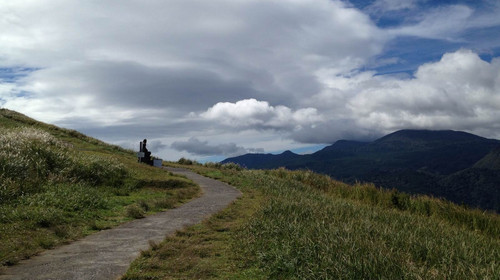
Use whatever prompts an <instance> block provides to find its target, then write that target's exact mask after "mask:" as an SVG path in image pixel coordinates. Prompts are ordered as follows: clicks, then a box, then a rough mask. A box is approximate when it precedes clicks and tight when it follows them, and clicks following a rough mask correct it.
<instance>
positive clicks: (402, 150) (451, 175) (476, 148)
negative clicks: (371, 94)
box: [222, 130, 500, 213]
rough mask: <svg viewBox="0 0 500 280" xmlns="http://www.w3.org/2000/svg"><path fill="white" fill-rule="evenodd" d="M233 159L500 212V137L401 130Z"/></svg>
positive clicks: (244, 163)
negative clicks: (306, 151)
mask: <svg viewBox="0 0 500 280" xmlns="http://www.w3.org/2000/svg"><path fill="white" fill-rule="evenodd" d="M228 162H233V163H237V164H240V165H242V166H245V167H247V168H255V169H273V168H278V167H285V168H287V169H291V170H294V169H310V170H313V171H316V172H319V173H323V174H328V175H330V176H332V177H334V178H335V179H339V180H342V181H345V182H347V183H354V182H356V181H365V182H373V183H375V184H376V185H377V186H380V187H384V188H388V189H392V188H395V189H397V190H399V191H402V192H406V193H410V194H427V195H432V196H436V197H443V198H446V199H448V200H450V201H453V202H456V203H459V204H462V203H463V204H466V205H469V206H471V207H480V208H483V209H489V210H494V211H497V212H499V213H500V172H499V171H500V141H499V140H495V139H486V138H483V137H479V136H477V135H473V134H470V133H465V132H461V131H451V130H445V131H431V130H400V131H396V132H394V133H391V134H389V135H386V136H384V137H382V138H379V139H377V140H375V141H373V142H357V141H346V140H339V141H337V142H336V143H335V144H333V145H331V146H328V147H325V148H324V149H323V150H321V151H318V152H316V153H314V154H310V155H297V154H293V153H291V152H285V153H283V154H281V155H271V154H246V155H243V156H239V157H234V158H228V159H225V160H224V161H222V163H228Z"/></svg>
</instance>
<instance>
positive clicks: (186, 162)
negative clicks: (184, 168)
mask: <svg viewBox="0 0 500 280" xmlns="http://www.w3.org/2000/svg"><path fill="white" fill-rule="evenodd" d="M177 163H178V164H182V165H201V163H199V162H197V161H196V160H191V159H187V158H180V159H179V160H178V161H177Z"/></svg>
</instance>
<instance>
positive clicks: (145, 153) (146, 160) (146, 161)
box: [141, 139, 153, 165]
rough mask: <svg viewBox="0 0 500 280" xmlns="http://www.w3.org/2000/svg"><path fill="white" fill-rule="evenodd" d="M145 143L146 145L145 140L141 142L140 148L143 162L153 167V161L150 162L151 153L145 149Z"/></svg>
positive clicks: (146, 141)
mask: <svg viewBox="0 0 500 280" xmlns="http://www.w3.org/2000/svg"><path fill="white" fill-rule="evenodd" d="M147 143H148V140H147V139H144V140H143V141H142V147H141V149H142V152H143V153H144V158H143V162H144V163H147V164H150V165H153V161H152V160H151V152H150V151H149V150H148V148H147V147H146V145H147Z"/></svg>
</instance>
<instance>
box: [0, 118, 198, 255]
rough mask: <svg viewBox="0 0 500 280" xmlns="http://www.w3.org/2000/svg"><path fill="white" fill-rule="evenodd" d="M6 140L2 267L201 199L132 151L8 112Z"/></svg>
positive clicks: (1, 134)
mask: <svg viewBox="0 0 500 280" xmlns="http://www.w3.org/2000/svg"><path fill="white" fill-rule="evenodd" d="M0 143H1V147H0V265H11V264H15V263H16V262H18V261H19V260H21V259H24V258H29V257H30V256H33V255H35V254H37V253H39V252H40V251H43V250H46V249H49V248H52V247H54V246H57V245H60V244H64V243H66V242H69V241H71V240H75V239H78V238H81V237H82V236H85V235H88V234H91V233H93V232H95V231H98V230H102V229H108V228H111V227H113V226H116V225H118V224H120V223H123V222H126V221H129V220H131V219H136V218H141V217H144V216H145V215H149V214H152V213H154V212H158V211H163V210H166V209H170V208H173V207H176V206H177V205H179V204H181V203H183V202H185V201H187V200H189V199H191V198H193V197H195V196H197V195H198V194H199V188H198V186H196V185H195V184H193V183H192V182H191V181H189V180H187V179H186V178H183V177H180V176H174V175H173V174H172V173H169V172H167V171H165V170H161V169H158V168H153V167H150V166H146V165H143V164H138V163H137V159H136V157H135V155H134V153H133V152H131V151H127V150H124V149H122V148H119V147H116V146H112V145H108V144H105V143H103V142H101V141H98V140H96V139H93V138H90V137H87V136H85V135H83V134H80V133H78V132H76V131H72V130H66V129H61V128H58V127H55V126H51V125H47V124H43V123H40V122H37V121H35V120H32V119H29V118H27V117H26V116H23V115H21V114H18V113H16V112H13V111H9V110H5V109H0ZM134 209H135V210H137V211H135V210H134Z"/></svg>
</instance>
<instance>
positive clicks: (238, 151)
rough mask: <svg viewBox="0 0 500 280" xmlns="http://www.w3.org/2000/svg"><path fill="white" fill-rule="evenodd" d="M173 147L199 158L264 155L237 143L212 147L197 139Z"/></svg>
mask: <svg viewBox="0 0 500 280" xmlns="http://www.w3.org/2000/svg"><path fill="white" fill-rule="evenodd" d="M171 147H172V148H173V149H175V150H178V151H186V152H188V153H190V154H194V155H199V156H212V155H224V156H228V157H231V156H238V155H242V154H246V153H263V152H264V149H253V148H244V147H241V146H238V145H236V144H235V143H223V144H217V145H210V144H209V143H208V141H201V140H199V139H198V138H196V137H191V138H189V139H188V140H186V141H175V142H173V143H172V145H171Z"/></svg>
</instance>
